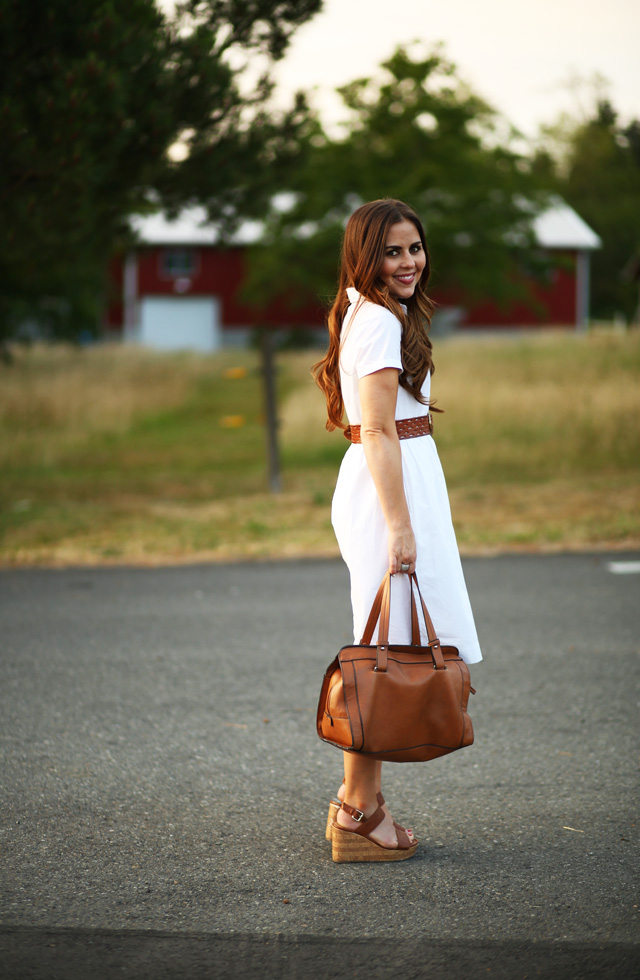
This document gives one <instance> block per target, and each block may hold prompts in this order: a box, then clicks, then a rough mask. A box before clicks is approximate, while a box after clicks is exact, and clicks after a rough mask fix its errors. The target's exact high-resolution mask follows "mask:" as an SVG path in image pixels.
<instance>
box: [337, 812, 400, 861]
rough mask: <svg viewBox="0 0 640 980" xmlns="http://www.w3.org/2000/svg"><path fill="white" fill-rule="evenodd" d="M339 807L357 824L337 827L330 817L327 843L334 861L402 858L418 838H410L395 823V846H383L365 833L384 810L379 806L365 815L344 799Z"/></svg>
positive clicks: (368, 831) (376, 821) (375, 822)
mask: <svg viewBox="0 0 640 980" xmlns="http://www.w3.org/2000/svg"><path fill="white" fill-rule="evenodd" d="M341 809H342V810H344V812H345V813H348V814H349V816H350V817H352V818H353V819H354V820H357V821H358V824H359V826H358V827H357V828H355V829H354V830H346V829H345V828H344V827H340V826H339V825H338V823H337V822H336V821H335V820H334V821H333V826H332V832H331V847H332V856H333V860H334V861H335V862H336V863H347V862H354V861H406V860H407V858H410V857H413V855H414V854H415V853H416V848H417V846H418V842H417V840H416V841H411V840H410V839H409V837H408V836H407V834H406V833H405V831H404V830H403V829H402V828H401V827H400V828H398V827H396V837H397V839H398V844H397V847H383V846H382V844H378V843H376V841H374V840H371V838H370V837H369V834H370V833H371V831H372V830H375V829H376V827H378V826H379V825H380V824H381V823H382V821H383V820H384V817H385V814H384V810H383V809H382V807H381V806H378V808H377V810H375V812H374V813H372V814H371V816H370V817H368V818H365V815H364V813H363V812H362V810H358V809H357V808H356V807H354V806H349V804H348V803H342V804H341Z"/></svg>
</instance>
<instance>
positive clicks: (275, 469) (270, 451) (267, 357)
mask: <svg viewBox="0 0 640 980" xmlns="http://www.w3.org/2000/svg"><path fill="white" fill-rule="evenodd" d="M260 349H261V351H262V377H263V380H264V417H265V429H266V434H267V459H268V463H269V489H270V490H271V493H280V491H281V490H282V481H281V479H280V453H279V451H278V405H277V398H276V375H275V363H274V356H273V331H272V330H270V329H269V328H268V327H263V328H262V329H261V330H260Z"/></svg>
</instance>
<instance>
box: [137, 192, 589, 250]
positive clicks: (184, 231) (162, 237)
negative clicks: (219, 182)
mask: <svg viewBox="0 0 640 980" xmlns="http://www.w3.org/2000/svg"><path fill="white" fill-rule="evenodd" d="M130 224H131V227H132V229H133V231H135V232H136V234H137V235H138V238H139V239H140V241H141V242H142V243H144V244H145V245H215V244H216V242H217V241H218V239H219V234H218V230H217V228H216V226H215V225H214V224H213V223H212V222H210V221H209V220H208V217H207V212H206V210H205V209H204V208H203V207H200V206H195V207H190V208H185V209H184V210H183V211H181V212H180V213H179V215H178V217H177V218H175V219H174V220H169V218H167V216H166V214H164V213H163V212H160V211H159V212H156V214H150V215H144V216H142V215H136V216H134V217H132V218H131V219H130ZM533 231H534V234H535V237H536V239H537V242H538V244H539V245H540V246H541V247H542V248H575V249H584V250H591V249H596V248H600V247H601V245H602V242H601V240H600V238H599V237H598V235H596V233H595V231H593V229H592V228H590V227H589V225H588V224H587V223H586V222H585V221H583V220H582V218H581V217H580V215H579V214H577V213H576V212H575V211H574V210H573V208H571V207H569V205H568V204H566V203H565V202H564V201H563V200H562V199H561V198H556V199H555V200H554V201H553V203H552V204H551V206H550V207H549V208H547V210H546V211H542V212H541V213H540V214H538V215H537V216H536V217H535V218H534V219H533ZM261 234H262V224H261V222H259V221H244V222H243V223H242V224H241V225H240V227H239V229H238V231H237V232H236V234H235V235H234V236H233V237H232V241H233V243H234V244H235V245H251V244H253V243H254V242H257V241H259V240H260V236H261Z"/></svg>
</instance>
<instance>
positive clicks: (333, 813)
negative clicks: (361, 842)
mask: <svg viewBox="0 0 640 980" xmlns="http://www.w3.org/2000/svg"><path fill="white" fill-rule="evenodd" d="M377 799H378V806H384V796H383V795H382V793H378V797H377ZM341 805H342V800H339V799H335V800H331V801H330V803H329V813H328V815H327V827H326V830H325V833H324V836H325V838H326V839H327V840H331V837H332V835H333V822H334V820H337V819H338V810H339V809H340V807H341ZM393 826H394V827H395V828H396V830H404V831H405V833H409V834H410V833H411V830H409V829H408V828H406V829H405V828H404V827H403V826H402V825H401V824H399V823H395V821H394V824H393Z"/></svg>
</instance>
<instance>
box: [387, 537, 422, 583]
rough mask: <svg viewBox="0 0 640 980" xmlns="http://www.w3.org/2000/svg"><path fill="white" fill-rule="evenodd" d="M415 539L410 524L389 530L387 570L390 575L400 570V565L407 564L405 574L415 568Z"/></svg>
mask: <svg viewBox="0 0 640 980" xmlns="http://www.w3.org/2000/svg"><path fill="white" fill-rule="evenodd" d="M416 557H417V554H416V539H415V537H414V534H413V531H412V529H411V526H408V527H404V528H401V529H400V530H398V531H389V571H390V572H391V574H392V575H395V574H396V572H399V571H400V566H401V565H408V566H409V568H408V569H405V574H407V575H411V573H412V572H415V570H416Z"/></svg>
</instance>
